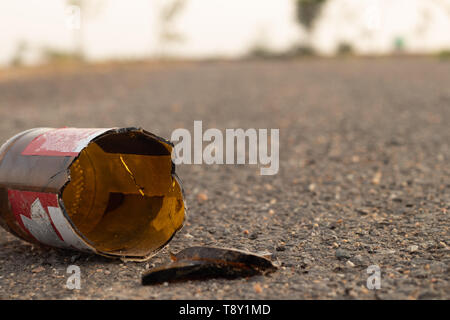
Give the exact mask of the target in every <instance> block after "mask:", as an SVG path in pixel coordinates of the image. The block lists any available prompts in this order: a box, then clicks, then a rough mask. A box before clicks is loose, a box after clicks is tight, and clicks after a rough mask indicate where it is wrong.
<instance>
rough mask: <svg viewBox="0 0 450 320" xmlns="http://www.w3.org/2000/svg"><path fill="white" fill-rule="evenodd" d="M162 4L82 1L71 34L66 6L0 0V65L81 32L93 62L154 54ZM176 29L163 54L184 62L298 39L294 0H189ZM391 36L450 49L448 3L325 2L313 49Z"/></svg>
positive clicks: (383, 41) (45, 0)
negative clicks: (20, 48) (176, 38)
mask: <svg viewBox="0 0 450 320" xmlns="http://www.w3.org/2000/svg"><path fill="white" fill-rule="evenodd" d="M167 1H168V0H131V1H126V0H87V2H89V3H90V4H91V5H90V6H89V7H88V8H87V9H86V10H83V12H82V24H81V25H82V32H81V33H77V32H74V31H72V30H70V29H69V28H67V26H66V22H67V19H68V17H69V16H68V14H67V12H66V9H67V8H66V0H0V65H2V64H3V65H4V64H7V63H9V62H10V61H11V58H12V56H13V54H14V52H15V50H16V48H17V45H18V43H19V42H20V41H25V42H26V43H27V46H28V48H29V50H28V51H27V52H28V54H27V56H26V60H27V61H28V62H37V61H38V60H39V55H40V54H41V52H42V48H57V49H62V50H71V49H73V48H74V46H75V43H76V39H77V36H78V35H79V34H81V35H82V43H83V48H84V51H85V53H86V54H87V56H88V57H89V58H90V59H93V60H101V59H110V58H132V57H143V56H150V55H156V54H159V53H161V50H162V49H161V48H160V46H159V43H158V41H157V40H158V37H157V35H158V29H159V24H158V19H157V17H158V13H159V12H160V8H161V6H162V4H163V3H167ZM92 3H94V4H93V5H92ZM437 3H443V4H445V5H446V6H439V5H437ZM96 8H97V10H96ZM444 8H447V9H444ZM177 30H178V31H179V32H180V33H181V34H183V36H184V41H183V42H180V43H178V44H174V45H171V46H169V47H166V50H165V51H166V53H171V54H176V55H180V56H184V57H207V56H231V57H234V56H240V55H242V54H244V53H246V52H248V50H249V48H250V47H252V46H253V45H255V44H256V43H257V42H261V43H264V44H265V45H266V46H268V47H270V48H272V49H280V50H282V49H285V48H288V47H290V46H292V45H293V44H294V43H296V42H298V41H299V40H300V39H302V38H303V36H304V33H302V31H301V29H300V28H299V25H298V24H297V23H296V21H295V17H294V0H187V5H186V7H185V9H184V10H183V11H182V13H181V15H180V16H179V19H177ZM396 37H402V38H404V39H405V43H406V45H407V49H408V50H410V51H418V52H425V51H430V52H432V51H437V50H440V49H445V48H450V0H329V1H328V3H327V5H326V7H325V8H324V10H323V12H322V19H321V20H320V23H319V24H318V26H317V28H316V30H315V33H314V37H313V42H312V43H313V44H314V45H315V46H316V48H317V49H318V50H319V51H320V52H322V53H325V54H327V53H329V54H331V53H333V52H334V51H335V49H336V46H337V44H338V43H339V42H342V41H345V42H349V43H351V44H352V45H353V46H354V48H355V49H356V51H358V52H362V53H370V52H372V53H377V52H379V53H383V52H384V53H386V52H389V51H390V50H391V49H392V46H393V41H394V39H395V38H396Z"/></svg>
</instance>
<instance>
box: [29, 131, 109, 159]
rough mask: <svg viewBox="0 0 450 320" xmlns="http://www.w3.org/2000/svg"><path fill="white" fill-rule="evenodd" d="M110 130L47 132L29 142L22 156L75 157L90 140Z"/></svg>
mask: <svg viewBox="0 0 450 320" xmlns="http://www.w3.org/2000/svg"><path fill="white" fill-rule="evenodd" d="M108 130H110V129H79V128H60V129H52V130H49V131H47V132H45V133H43V134H41V135H39V136H37V137H36V138H34V139H33V141H31V142H30V144H29V145H28V146H27V147H26V148H25V150H24V151H23V152H22V155H24V156H63V157H66V156H70V157H74V156H77V155H78V154H79V153H80V151H81V150H83V149H84V148H85V147H86V146H87V145H88V144H89V142H91V140H92V139H94V138H96V137H98V136H99V135H101V134H103V133H105V132H106V131H108Z"/></svg>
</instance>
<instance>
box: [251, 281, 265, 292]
mask: <svg viewBox="0 0 450 320" xmlns="http://www.w3.org/2000/svg"><path fill="white" fill-rule="evenodd" d="M253 289H254V290H255V292H256V293H261V292H262V291H263V289H262V287H261V285H260V284H259V283H255V284H254V285H253Z"/></svg>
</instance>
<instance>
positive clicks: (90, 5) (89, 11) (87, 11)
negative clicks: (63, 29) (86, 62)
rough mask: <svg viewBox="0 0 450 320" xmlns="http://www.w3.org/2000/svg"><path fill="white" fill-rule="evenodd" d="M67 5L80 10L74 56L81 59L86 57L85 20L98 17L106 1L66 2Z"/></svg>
mask: <svg viewBox="0 0 450 320" xmlns="http://www.w3.org/2000/svg"><path fill="white" fill-rule="evenodd" d="M66 5H67V6H68V7H69V6H75V7H78V8H79V13H80V17H79V19H80V21H79V28H78V29H74V30H73V33H74V46H75V52H74V55H75V56H77V57H80V58H83V57H84V40H83V29H84V28H85V26H84V24H83V23H82V22H83V20H86V19H90V18H93V17H94V16H95V15H97V14H98V13H99V12H100V11H101V9H102V8H103V7H104V5H105V2H104V0H66Z"/></svg>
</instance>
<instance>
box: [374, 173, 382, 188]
mask: <svg viewBox="0 0 450 320" xmlns="http://www.w3.org/2000/svg"><path fill="white" fill-rule="evenodd" d="M381 177H382V173H381V171H377V172H376V173H375V174H374V176H373V178H372V183H373V184H375V185H378V184H380V182H381Z"/></svg>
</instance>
